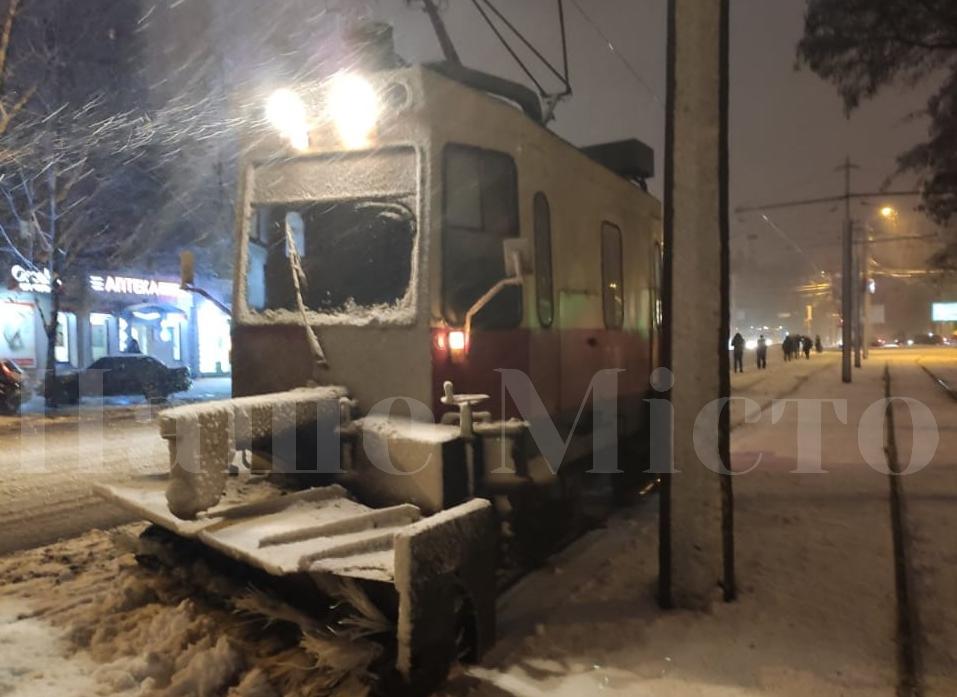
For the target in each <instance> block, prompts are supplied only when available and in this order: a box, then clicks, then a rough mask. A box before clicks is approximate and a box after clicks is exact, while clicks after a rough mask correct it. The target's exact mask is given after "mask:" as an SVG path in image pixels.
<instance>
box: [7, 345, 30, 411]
mask: <svg viewBox="0 0 957 697" xmlns="http://www.w3.org/2000/svg"><path fill="white" fill-rule="evenodd" d="M32 396H33V389H32V388H31V387H30V380H29V379H28V378H27V374H26V373H25V372H23V368H21V367H20V366H19V365H17V364H16V362H14V361H11V360H10V359H9V358H4V359H2V360H0V414H6V415H11V414H18V413H19V412H20V405H21V404H22V403H23V402H26V401H29V399H30V398H31V397H32Z"/></svg>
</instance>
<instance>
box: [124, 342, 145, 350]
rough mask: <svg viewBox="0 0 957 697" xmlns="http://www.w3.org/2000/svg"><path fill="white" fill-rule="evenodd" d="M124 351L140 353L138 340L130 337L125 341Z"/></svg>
mask: <svg viewBox="0 0 957 697" xmlns="http://www.w3.org/2000/svg"><path fill="white" fill-rule="evenodd" d="M124 353H142V352H141V351H140V342H138V341H137V340H136V339H130V340H129V341H127V342H126V350H125V351H124Z"/></svg>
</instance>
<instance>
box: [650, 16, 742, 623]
mask: <svg viewBox="0 0 957 697" xmlns="http://www.w3.org/2000/svg"><path fill="white" fill-rule="evenodd" d="M729 14H730V9H729V2H728V0H669V6H668V100H667V101H668V104H667V127H666V138H665V140H666V144H665V170H666V174H665V213H664V221H665V248H666V251H667V257H666V262H667V264H666V267H667V268H666V288H665V292H666V297H668V298H669V303H668V304H669V308H668V314H667V316H666V319H667V320H668V325H667V329H666V331H667V334H668V337H667V339H666V356H667V357H668V358H670V364H669V363H666V365H670V367H671V369H672V370H673V372H674V379H675V382H674V387H673V389H672V391H671V400H672V404H673V406H674V412H675V423H674V451H673V452H674V466H675V471H674V473H673V474H671V475H670V476H669V477H668V478H667V481H666V483H665V489H664V491H663V499H662V521H661V522H662V526H661V545H662V547H661V549H660V550H659V551H660V552H661V554H660V558H659V561H660V562H661V569H660V572H661V576H660V584H659V601H660V602H662V604H665V605H676V606H679V607H684V608H689V609H704V608H707V607H708V606H709V605H710V604H711V603H712V601H713V600H714V599H715V598H716V597H718V592H719V587H720V586H723V587H724V595H725V598H726V599H728V600H730V599H732V598H733V597H734V566H733V538H732V536H731V529H732V497H731V478H730V476H722V475H719V474H718V473H717V472H716V471H715V470H719V469H720V468H721V467H722V466H724V467H727V466H728V465H729V460H730V455H729V437H728V432H729V429H728V415H727V410H723V412H722V416H721V418H716V416H717V415H716V414H714V413H713V412H712V413H711V418H710V419H706V420H705V422H704V424H703V425H704V428H703V429H699V430H698V432H697V433H695V428H694V427H695V421H696V419H697V418H698V415H699V414H706V415H707V412H706V405H708V404H709V403H711V402H713V401H714V400H717V399H719V398H721V397H722V396H725V397H727V396H728V395H729V393H730V374H729V367H730V366H729V365H728V350H727V348H728V339H729V336H728V335H729V329H730V327H729V319H730V318H729V315H728V313H729V309H730V307H729V295H730V293H729V291H730V273H729V266H730V264H729V258H728V237H729V235H728V232H729V225H730V215H729V209H728V77H729V76H728V62H727V59H728V22H729ZM695 441H697V442H695ZM696 445H697V449H696V447H695V446H696ZM699 453H700V455H701V458H706V459H707V460H708V463H707V465H708V466H707V467H706V466H705V463H703V462H702V459H701V458H699ZM712 468H713V469H712Z"/></svg>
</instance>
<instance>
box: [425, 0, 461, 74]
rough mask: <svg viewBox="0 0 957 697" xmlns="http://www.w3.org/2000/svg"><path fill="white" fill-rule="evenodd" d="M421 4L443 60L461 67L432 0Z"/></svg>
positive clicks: (453, 45) (426, 0)
mask: <svg viewBox="0 0 957 697" xmlns="http://www.w3.org/2000/svg"><path fill="white" fill-rule="evenodd" d="M422 4H423V6H424V7H425V13H426V14H427V15H428V16H429V20H431V22H432V29H433V30H434V31H435V36H436V38H437V39H438V40H439V45H440V46H441V47H442V53H443V54H444V55H445V60H447V61H448V62H449V63H453V64H455V65H461V64H462V61H460V60H459V54H458V52H457V51H456V50H455V44H453V43H452V38H451V37H450V36H449V32H448V30H447V29H446V28H445V22H443V21H442V17H441V16H440V15H439V8H438V7H436V6H435V2H433V0H422Z"/></svg>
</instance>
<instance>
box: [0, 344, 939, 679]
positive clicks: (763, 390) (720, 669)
mask: <svg viewBox="0 0 957 697" xmlns="http://www.w3.org/2000/svg"><path fill="white" fill-rule="evenodd" d="M882 361H883V359H879V361H871V363H870V364H869V366H868V367H867V368H866V369H865V370H864V371H862V372H856V373H855V383H854V385H853V386H852V387H844V386H841V384H840V382H839V374H838V373H839V366H838V364H837V361H836V360H835V357H834V356H827V355H826V356H823V357H812V360H811V361H809V362H808V361H805V362H796V363H792V364H788V365H787V366H779V367H778V369H772V370H769V371H768V372H767V373H766V374H764V375H761V376H760V377H755V376H753V375H752V374H747V373H746V374H745V375H744V376H738V377H737V378H735V381H734V382H735V390H736V392H737V393H738V394H744V395H750V396H753V397H754V398H756V399H757V400H758V401H759V402H761V403H762V404H766V402H767V399H769V398H770V397H769V395H772V396H773V395H775V394H777V395H782V394H786V393H789V392H793V395H792V396H793V397H816V398H822V397H838V396H845V397H847V398H848V399H849V400H850V405H849V416H850V419H849V421H850V424H849V425H848V426H844V425H843V424H840V423H839V422H838V421H837V420H836V419H835V418H830V417H829V414H830V412H828V411H825V417H826V418H825V423H824V431H823V438H824V440H823V448H824V454H825V468H826V469H827V470H828V471H829V472H830V473H829V474H827V475H812V474H809V475H794V474H792V473H791V470H792V469H793V468H794V464H795V463H794V458H795V448H796V435H795V433H796V427H797V423H798V421H799V418H798V415H797V413H796V410H795V409H794V407H793V406H792V407H790V408H789V409H788V410H786V411H785V412H784V414H783V416H782V418H780V419H779V421H778V422H777V423H776V424H774V425H772V424H771V423H770V414H769V411H767V410H766V411H764V412H763V413H762V414H761V421H760V422H759V423H756V424H742V425H740V426H739V427H738V428H737V429H736V430H735V432H734V435H733V448H734V457H735V466H736V467H739V468H743V467H745V466H747V465H750V464H751V463H752V462H754V460H755V457H756V456H757V455H758V454H763V460H762V461H761V464H760V466H759V468H758V470H757V472H756V473H753V474H749V475H744V476H741V477H739V478H737V479H736V480H735V491H736V506H737V509H736V524H737V546H738V577H739V583H740V598H739V600H738V602H736V603H733V604H723V603H720V602H719V603H716V604H715V606H714V607H713V609H712V610H711V611H710V612H708V613H692V612H684V611H675V612H661V611H660V610H659V609H658V608H657V607H656V605H655V603H654V583H655V578H656V571H657V562H656V554H655V550H656V548H657V542H656V522H657V512H656V510H655V505H656V503H655V501H654V500H651V501H648V502H645V503H644V504H642V505H639V506H637V507H634V508H631V509H629V510H626V511H623V512H622V513H620V514H618V515H617V516H615V517H614V518H613V519H612V520H611V521H609V523H608V525H607V527H606V529H603V530H596V531H593V532H592V533H590V534H588V535H587V536H585V537H583V538H581V539H580V540H578V541H577V542H575V543H574V544H573V545H571V546H570V547H569V548H568V549H566V550H565V551H564V552H562V553H561V554H559V555H557V556H556V557H554V558H553V559H552V560H550V561H549V563H548V564H547V565H546V566H545V567H544V568H543V569H541V570H539V571H537V572H536V573H534V574H532V575H530V576H529V577H527V578H526V579H525V580H524V581H522V582H520V583H519V584H517V585H516V586H514V587H513V588H512V589H511V590H510V591H509V592H508V593H507V594H505V595H504V596H503V597H502V598H501V600H500V641H499V643H498V644H497V645H496V647H495V648H494V649H493V651H492V652H491V654H490V655H489V656H488V657H487V659H486V660H485V661H484V662H483V664H482V665H481V666H476V667H470V668H462V669H458V670H457V671H456V673H455V675H454V676H453V678H452V680H451V681H450V683H449V684H448V686H447V687H446V688H445V689H444V690H443V691H442V694H443V695H444V696H446V697H509V696H513V697H541V696H543V695H548V697H583V696H586V695H588V696H590V695H598V694H602V695H611V696H615V695H622V696H627V697H644V696H645V695H647V696H648V697H686V696H688V695H694V696H696V697H726V696H728V697H730V696H731V695H735V696H740V695H743V696H745V697H749V696H752V695H753V696H757V695H783V696H787V697H791V696H792V695H793V696H794V697H806V696H807V695H815V696H817V695H824V696H830V695H834V696H837V695H842V696H849V697H858V696H860V697H864V696H867V697H871V696H872V695H888V696H890V695H892V694H894V692H895V687H896V680H897V674H896V646H895V624H894V608H895V599H894V589H893V556H892V553H891V535H890V531H889V516H888V509H887V499H886V491H887V483H886V477H884V476H882V475H880V474H879V473H877V472H874V471H873V470H871V469H869V468H868V467H867V466H866V465H865V464H863V463H862V462H861V458H860V454H859V451H858V450H857V442H858V441H857V438H856V435H857V432H856V426H857V419H858V417H859V416H860V413H861V411H862V410H863V408H864V407H866V406H867V405H868V404H869V403H870V402H871V401H872V400H874V399H877V398H879V397H880V396H881V393H882V384H881V369H882ZM905 384H906V388H907V390H908V392H911V393H913V394H917V395H922V394H923V393H922V390H932V389H933V385H932V383H931V382H930V380H929V379H928V380H927V381H926V384H923V383H921V381H920V379H919V373H909V374H908V375H907V381H906V383H905V381H904V380H902V381H901V385H902V387H904V386H905ZM922 385H923V386H922ZM934 408H936V409H938V410H940V409H944V408H945V407H944V406H943V405H942V404H938V405H935V406H934ZM951 408H952V405H951ZM898 428H900V426H898ZM867 437H868V438H870V439H879V438H880V434H877V433H873V434H868V435H867ZM904 452H905V453H906V452H907V451H906V450H904ZM942 462H944V464H946V465H948V466H953V463H951V462H949V461H948V460H946V458H945V459H944V460H943V461H942ZM950 477H951V479H952V474H951V475H950ZM941 481H950V480H949V479H945V480H941ZM928 484H930V480H928ZM948 486H950V485H949V484H948ZM905 491H909V492H911V493H913V494H914V496H915V499H914V502H912V503H911V513H912V514H913V511H914V508H915V506H919V505H920V504H921V502H922V501H923V500H925V499H931V498H932V497H933V496H934V495H935V493H934V492H929V491H924V490H923V489H921V488H919V487H918V486H917V485H916V484H915V485H911V486H910V488H909V489H908V486H907V484H906V483H905ZM948 491H949V490H948ZM953 494H954V492H950V493H949V494H944V498H940V497H941V494H940V492H936V496H937V498H938V499H940V500H939V501H936V500H935V501H934V503H935V507H934V508H933V509H929V508H926V507H924V508H922V511H923V512H922V513H918V514H915V515H912V520H913V521H914V527H915V529H916V532H917V538H916V539H917V544H918V547H917V551H918V555H917V559H916V561H917V563H918V565H919V567H920V568H919V569H918V571H919V574H918V578H919V582H920V583H921V584H923V585H921V586H920V587H921V589H922V594H923V595H925V596H926V597H922V600H924V601H925V602H926V603H927V604H925V605H924V606H922V607H921V610H920V611H921V617H922V618H924V620H925V624H926V625H927V627H928V629H929V630H930V631H931V634H929V637H930V640H932V642H933V643H932V645H931V646H930V647H929V650H928V652H927V658H928V665H929V667H930V669H931V670H933V675H932V676H931V677H932V678H933V686H934V687H935V688H937V691H936V692H933V693H932V694H935V695H936V694H941V695H951V694H955V693H957V689H955V686H957V683H955V668H954V655H953V650H952V649H951V648H949V645H948V644H947V642H948V641H950V639H951V638H952V636H953V634H952V627H948V626H947V623H948V622H949V621H950V620H949V619H948V618H950V617H951V615H952V608H950V609H948V608H943V609H940V610H938V609H937V608H935V607H934V605H933V603H938V602H949V600H948V599H951V598H952V597H953V593H952V588H951V587H950V586H948V585H947V584H948V583H951V581H952V577H949V576H945V575H942V572H941V570H940V568H938V567H939V564H940V563H943V562H946V563H950V562H949V561H947V560H948V559H950V560H951V561H952V558H951V557H952V553H953V545H950V546H945V554H944V555H943V556H940V555H933V554H932V553H931V550H932V540H933V536H934V534H935V533H934V531H933V530H932V527H933V526H937V527H940V526H941V525H942V524H943V523H944V522H947V521H950V524H949V525H948V526H946V527H945V529H944V532H947V531H952V529H953V515H954V514H953V513H952V512H950V511H949V509H948V507H947V506H946V503H947V500H946V496H952V495H953ZM938 503H939V504H940V505H936V504H938ZM950 508H952V507H950ZM138 529H139V528H133V529H132V532H136V531H138ZM129 534H130V531H129V530H127V531H126V537H128V536H129ZM938 534H940V533H938ZM948 534H949V533H948ZM126 537H123V536H121V537H120V539H126ZM119 549H122V546H121V547H120V548H119ZM948 550H949V551H948ZM947 555H951V557H948V556H947ZM942 560H943V562H942ZM184 576H185V577H186V579H185V580H189V579H191V580H192V582H193V583H192V588H190V584H189V583H186V584H184V583H183V581H184ZM210 584H215V585H216V586H217V588H218V589H219V590H220V592H219V593H217V594H216V597H234V596H242V597H245V598H247V599H248V598H250V596H249V593H248V588H236V587H235V585H234V584H233V585H232V586H231V585H230V583H229V582H227V581H225V580H224V579H216V578H215V577H213V576H211V575H210V574H209V572H208V570H206V571H203V570H201V569H200V570H197V569H194V568H190V569H188V570H187V572H185V573H184V574H180V575H179V576H178V577H177V578H173V577H170V576H164V575H162V574H160V575H158V576H157V575H156V574H155V573H153V572H146V571H144V570H143V569H141V568H139V567H138V566H137V565H136V563H135V562H134V560H133V558H132V556H131V555H130V554H128V553H122V552H120V551H118V548H117V547H116V546H115V544H114V541H113V539H111V536H110V535H108V534H106V533H101V532H93V533H89V534H87V535H84V536H82V537H80V538H77V539H75V540H73V541H69V542H64V543H59V544H57V545H53V546H51V547H47V548H41V549H35V550H30V551H27V552H19V553H16V554H12V555H8V556H6V557H4V558H2V559H0V694H6V693H4V692H3V690H7V691H8V692H9V693H10V694H14V695H19V694H23V695H27V694H30V695H33V694H39V695H44V694H45V693H44V692H43V690H47V691H48V692H47V693H48V694H51V695H52V694H77V693H79V694H91V695H96V694H103V695H107V694H119V695H151V696H153V697H159V696H164V697H171V696H173V695H194V694H196V695H199V694H205V695H223V696H224V697H266V696H271V695H296V694H302V695H305V694H328V693H329V690H328V689H327V688H328V686H329V682H330V680H329V678H328V676H329V675H330V673H329V671H328V667H326V668H325V669H323V668H322V667H320V668H319V669H318V670H317V669H316V668H315V666H316V664H317V663H319V664H320V665H321V662H322V659H321V656H327V657H328V656H330V655H338V651H339V649H341V647H339V648H334V647H333V648H330V647H329V646H328V645H327V644H322V643H321V639H317V641H318V642H319V643H318V644H316V645H313V646H312V649H313V652H312V653H310V652H309V651H307V650H306V648H305V647H304V645H303V642H302V632H301V630H300V629H299V627H298V626H294V625H295V624H297V623H293V624H290V623H289V622H286V621H279V622H274V623H273V624H269V623H268V622H267V621H266V620H265V619H264V618H265V617H273V618H275V617H276V616H280V617H282V616H286V617H289V612H290V611H289V610H288V609H282V608H281V606H280V607H279V608H278V609H277V607H276V606H273V605H270V608H271V609H263V601H261V600H260V601H258V602H255V601H254V600H255V598H256V596H255V595H253V596H251V597H252V598H253V600H249V601H248V602H246V604H245V605H243V603H239V604H236V603H227V604H221V603H219V602H212V601H211V599H210V598H209V597H207V594H205V593H197V592H196V590H197V587H200V588H202V587H209V586H210ZM220 584H225V585H224V586H221V585H220ZM244 607H245V609H246V612H237V609H239V610H242V609H243V608H244ZM250 607H251V608H252V612H250ZM11 642H15V643H14V644H13V645H14V646H15V648H14V649H13V650H12V651H10V650H9V647H10V646H11ZM951 643H952V642H951ZM347 646H352V644H348V645H347ZM23 647H28V650H23ZM360 654H361V652H360ZM367 659H368V657H367V656H363V655H359V656H358V657H357V656H356V655H355V654H353V655H352V656H351V658H349V659H347V660H346V661H345V662H346V663H347V664H348V663H349V662H350V661H357V662H358V663H359V664H360V665H364V664H365V662H367ZM333 674H335V673H333ZM317 675H318V677H317ZM335 675H338V679H340V680H342V679H344V676H343V675H342V674H341V673H340V674H335ZM310 681H311V684H310ZM306 685H308V687H306ZM339 687H340V689H341V691H340V692H339V693H338V694H362V693H363V690H364V686H363V685H362V684H361V683H359V682H346V683H344V684H342V685H340V686H339ZM310 690H311V691H312V692H310ZM323 690H325V691H323Z"/></svg>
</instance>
